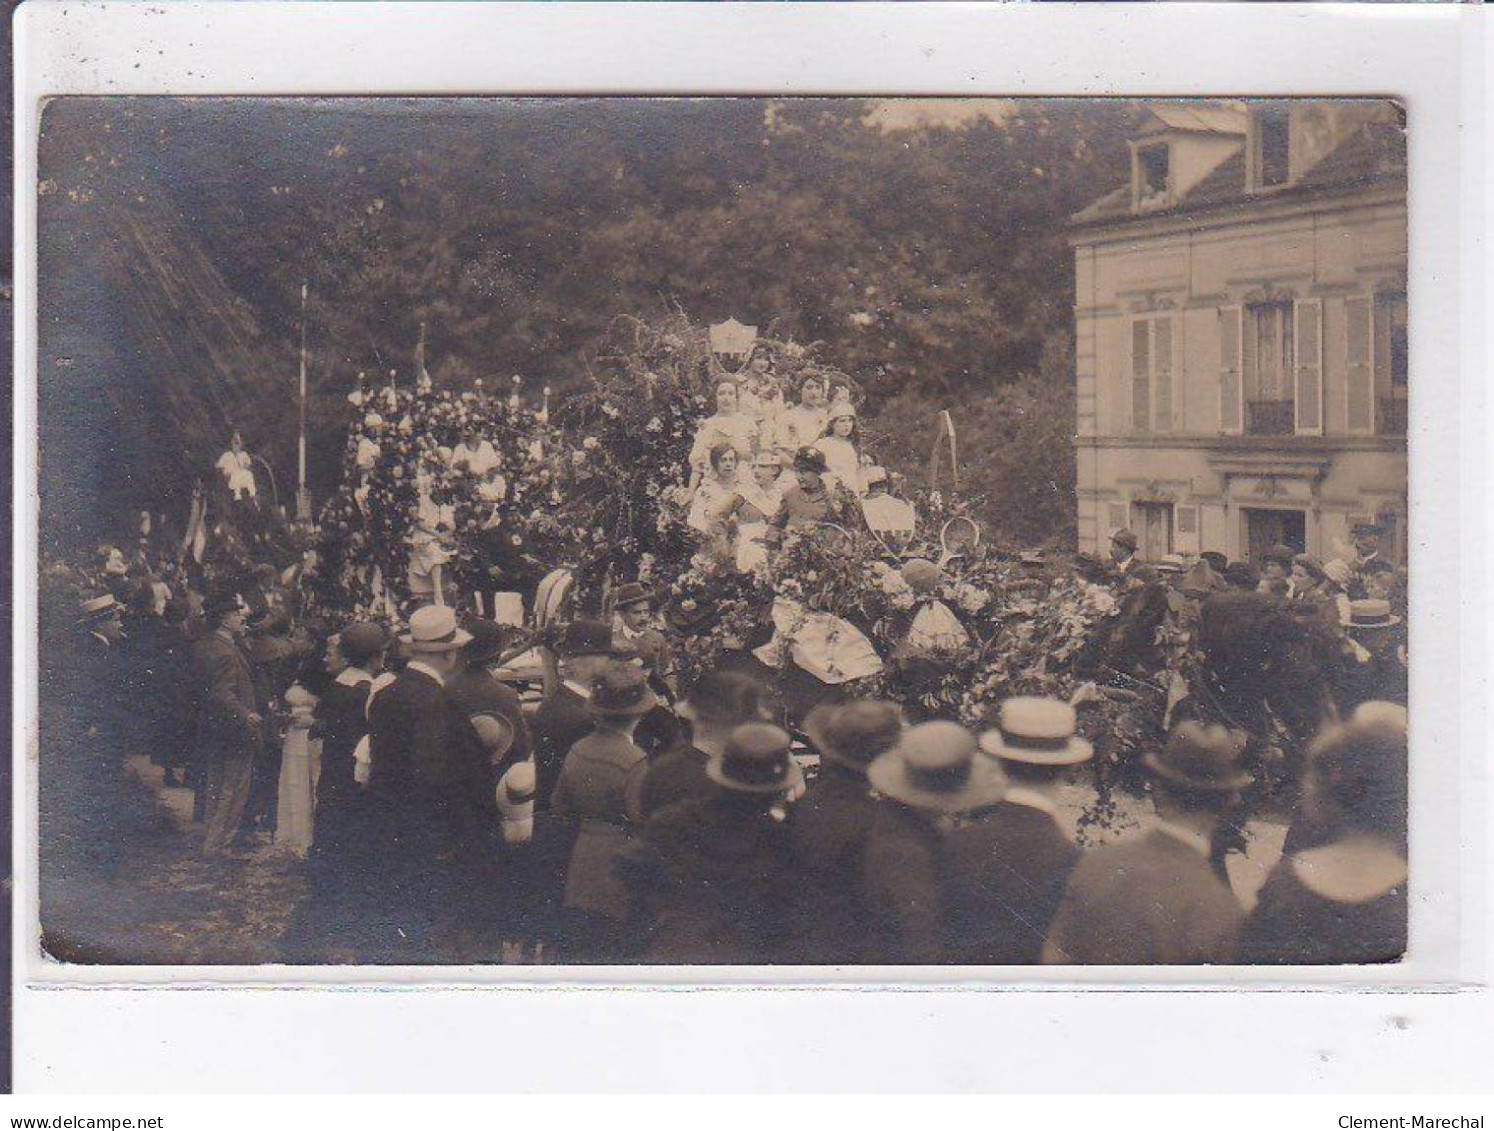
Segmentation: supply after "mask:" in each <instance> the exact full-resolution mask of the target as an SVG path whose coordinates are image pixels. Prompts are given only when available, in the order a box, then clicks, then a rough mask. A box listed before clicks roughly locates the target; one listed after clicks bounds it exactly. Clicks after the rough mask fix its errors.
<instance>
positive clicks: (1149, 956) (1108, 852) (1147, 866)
mask: <svg viewBox="0 0 1494 1131" xmlns="http://www.w3.org/2000/svg"><path fill="white" fill-rule="evenodd" d="M1244 749H1245V736H1244V735H1243V733H1241V732H1240V731H1235V730H1229V729H1227V728H1225V727H1222V726H1205V725H1204V724H1202V723H1200V722H1196V721H1193V720H1189V721H1187V722H1182V723H1179V724H1178V725H1177V726H1175V727H1174V728H1173V730H1172V735H1171V737H1170V738H1169V739H1168V741H1167V745H1166V747H1165V748H1164V749H1162V750H1161V751H1156V752H1152V753H1148V754H1147V755H1145V757H1144V758H1143V759H1142V765H1143V766H1144V767H1145V768H1146V770H1147V771H1148V772H1149V773H1150V775H1151V779H1152V801H1153V804H1155V806H1156V808H1157V817H1158V818H1159V821H1158V824H1157V827H1156V828H1155V829H1153V830H1152V831H1151V832H1149V833H1147V834H1145V835H1144V836H1140V837H1135V838H1132V839H1129V840H1123V841H1120V842H1118V843H1115V844H1109V845H1106V846H1104V847H1102V848H1098V849H1095V850H1094V851H1093V852H1089V853H1086V854H1085V855H1084V856H1083V857H1082V858H1081V859H1080V860H1079V863H1078V864H1077V865H1076V866H1075V868H1074V873H1073V875H1072V876H1071V877H1070V878H1069V885H1068V890H1067V891H1066V892H1065V893H1064V897H1063V901H1062V902H1061V903H1060V905H1059V908H1058V913H1057V915H1056V916H1055V917H1054V920H1053V926H1052V928H1051V929H1050V930H1049V932H1048V939H1047V942H1046V943H1045V944H1044V947H1043V960H1044V961H1045V962H1054V963H1087V964H1100V965H1116V966H1151V965H1159V964H1180V963H1185V964H1193V963H1220V962H1230V961H1232V960H1233V958H1234V952H1235V942H1236V939H1237V938H1238V936H1239V931H1240V924H1241V921H1242V919H1243V912H1242V910H1241V908H1240V904H1239V902H1238V901H1237V900H1236V899H1235V895H1234V893H1233V892H1232V891H1231V890H1230V889H1229V888H1228V887H1227V886H1226V885H1225V884H1224V883H1223V882H1222V881H1221V880H1220V879H1219V877H1218V875H1216V874H1215V872H1214V870H1213V868H1212V867H1211V866H1210V864H1209V856H1210V849H1211V847H1212V841H1213V836H1214V831H1215V829H1216V828H1217V827H1218V824H1219V819H1220V816H1221V815H1222V814H1223V813H1224V812H1225V811H1227V810H1228V809H1229V808H1230V807H1231V806H1232V805H1233V804H1234V803H1235V801H1236V800H1237V798H1238V795H1239V793H1240V791H1241V790H1242V789H1244V788H1245V787H1246V786H1248V785H1249V784H1250V783H1251V780H1252V779H1251V777H1250V775H1249V774H1248V773H1246V772H1245V770H1244V768H1243V766H1242V763H1241V759H1242V755H1243V752H1244Z"/></svg>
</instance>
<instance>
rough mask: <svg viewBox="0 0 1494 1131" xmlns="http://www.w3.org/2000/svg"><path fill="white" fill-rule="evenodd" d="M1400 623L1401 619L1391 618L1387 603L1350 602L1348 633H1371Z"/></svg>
mask: <svg viewBox="0 0 1494 1131" xmlns="http://www.w3.org/2000/svg"><path fill="white" fill-rule="evenodd" d="M1400 623H1401V618H1400V617H1398V616H1392V615H1391V612H1390V602H1389V601H1350V602H1349V631H1350V632H1353V631H1355V630H1359V631H1373V630H1375V629H1380V628H1392V627H1394V626H1395V625H1398V624H1400Z"/></svg>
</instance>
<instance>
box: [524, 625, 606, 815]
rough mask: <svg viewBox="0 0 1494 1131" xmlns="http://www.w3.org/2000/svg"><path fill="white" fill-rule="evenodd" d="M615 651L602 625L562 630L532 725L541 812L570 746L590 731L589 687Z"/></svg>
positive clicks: (557, 779) (545, 805) (571, 626)
mask: <svg viewBox="0 0 1494 1131" xmlns="http://www.w3.org/2000/svg"><path fill="white" fill-rule="evenodd" d="M614 653H615V649H614V646H613V641H612V630H611V629H609V628H608V627H607V626H606V625H605V624H602V623H601V622H599V621H589V620H578V621H574V622H573V623H571V624H570V625H569V626H568V627H567V628H566V631H565V636H564V638H563V639H562V641H561V645H560V656H559V661H558V664H556V666H555V667H554V668H553V669H552V670H551V672H550V674H548V675H547V677H546V686H545V698H544V702H542V703H541V704H540V705H539V709H538V710H537V711H535V713H534V719H533V720H532V725H531V727H530V733H531V735H532V737H533V739H534V763H535V774H536V777H537V790H538V794H537V797H538V805H539V807H540V808H548V806H549V800H550V795H551V794H552V793H553V792H554V791H555V783H556V782H557V781H559V780H560V767H561V765H562V764H563V763H564V762H565V756H566V755H567V754H568V753H570V749H571V747H572V746H574V745H575V744H576V743H577V742H579V741H581V739H583V738H585V737H586V736H587V735H588V734H590V733H591V724H592V717H591V712H590V711H589V710H588V708H587V702H588V700H589V699H590V698H591V684H592V681H593V680H595V679H596V677H597V676H599V675H600V674H601V673H602V670H603V669H604V668H605V667H606V666H607V664H608V663H609V662H611V661H612V660H613V659H614V658H615V655H614ZM549 662H550V661H549V659H548V657H547V664H548V663H549Z"/></svg>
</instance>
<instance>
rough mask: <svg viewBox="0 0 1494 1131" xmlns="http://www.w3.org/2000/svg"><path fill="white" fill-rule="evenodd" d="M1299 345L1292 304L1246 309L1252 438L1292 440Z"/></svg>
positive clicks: (1246, 398)
mask: <svg viewBox="0 0 1494 1131" xmlns="http://www.w3.org/2000/svg"><path fill="white" fill-rule="evenodd" d="M1295 357H1296V342H1295V334H1294V326H1293V320H1292V304H1291V303H1289V302H1264V303H1256V304H1254V305H1252V306H1248V307H1246V308H1245V340H1244V349H1243V365H1242V367H1241V368H1242V375H1243V379H1244V394H1243V395H1244V402H1245V432H1246V434H1247V435H1250V436H1289V435H1291V434H1292V433H1293V432H1295V431H1296V430H1297V429H1296V405H1295V399H1296V398H1295V396H1294V386H1295V383H1296V382H1295V370H1296V365H1295Z"/></svg>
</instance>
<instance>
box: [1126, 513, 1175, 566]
mask: <svg viewBox="0 0 1494 1131" xmlns="http://www.w3.org/2000/svg"><path fill="white" fill-rule="evenodd" d="M1131 514H1132V518H1133V519H1134V521H1135V523H1136V529H1135V533H1136V540H1137V547H1136V549H1137V553H1138V554H1140V555H1141V560H1142V561H1146V562H1154V561H1157V560H1158V559H1159V558H1163V557H1166V556H1167V555H1168V554H1170V553H1172V504H1171V503H1133V504H1131Z"/></svg>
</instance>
